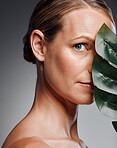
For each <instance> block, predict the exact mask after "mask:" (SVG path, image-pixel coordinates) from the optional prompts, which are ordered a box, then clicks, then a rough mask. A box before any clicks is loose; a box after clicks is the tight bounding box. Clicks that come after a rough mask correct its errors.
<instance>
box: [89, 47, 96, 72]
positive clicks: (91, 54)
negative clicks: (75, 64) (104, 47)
mask: <svg viewBox="0 0 117 148" xmlns="http://www.w3.org/2000/svg"><path fill="white" fill-rule="evenodd" d="M95 53H96V52H95V50H93V51H92V52H91V53H90V58H89V66H88V72H89V73H91V74H92V64H93V59H94V55H95Z"/></svg>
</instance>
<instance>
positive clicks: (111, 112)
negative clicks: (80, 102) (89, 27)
mask: <svg viewBox="0 0 117 148" xmlns="http://www.w3.org/2000/svg"><path fill="white" fill-rule="evenodd" d="M95 47H96V55H95V56H94V60H93V66H92V77H93V82H94V85H95V89H94V99H95V102H96V104H97V107H98V108H99V110H100V111H101V112H102V113H103V114H105V115H107V116H109V117H111V118H116V119H117V35H116V34H114V33H113V32H112V31H111V30H110V29H109V28H108V26H107V25H106V24H103V25H102V27H101V28H100V30H99V32H98V34H97V37H96V42H95ZM113 126H114V128H115V130H116V131H117V122H116V121H114V122H113Z"/></svg>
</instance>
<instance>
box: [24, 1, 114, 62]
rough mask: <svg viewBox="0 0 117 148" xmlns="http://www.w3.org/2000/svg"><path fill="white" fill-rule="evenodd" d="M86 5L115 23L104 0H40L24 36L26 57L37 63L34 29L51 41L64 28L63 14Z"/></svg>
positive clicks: (29, 60)
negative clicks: (34, 53)
mask: <svg viewBox="0 0 117 148" xmlns="http://www.w3.org/2000/svg"><path fill="white" fill-rule="evenodd" d="M85 7H91V8H94V9H96V10H97V11H101V12H103V13H105V15H107V16H108V17H109V18H110V20H111V21H112V22H113V24H115V22H114V20H113V16H112V12H111V9H110V8H109V7H108V6H107V4H106V3H105V2H104V1H103V0H40V1H39V3H38V4H37V5H36V7H35V9H34V11H33V14H32V16H31V18H30V22H29V27H28V31H27V33H26V35H25V36H24V38H23V43H24V59H25V60H27V61H28V62H32V63H33V64H35V63H36V59H35V56H34V55H33V52H32V49H31V45H30V35H31V33H32V31H33V30H35V29H39V30H40V31H42V32H43V34H44V36H45V40H46V41H47V42H48V43H50V42H52V41H53V39H54V38H55V35H56V34H57V33H58V32H59V31H60V30H61V28H62V23H61V21H60V20H61V18H62V16H63V15H64V14H66V13H68V12H70V11H72V10H75V9H81V8H85Z"/></svg>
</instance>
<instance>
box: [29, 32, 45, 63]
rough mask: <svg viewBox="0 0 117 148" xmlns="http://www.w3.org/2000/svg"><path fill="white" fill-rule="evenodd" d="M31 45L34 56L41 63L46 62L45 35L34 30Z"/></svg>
mask: <svg viewBox="0 0 117 148" xmlns="http://www.w3.org/2000/svg"><path fill="white" fill-rule="evenodd" d="M30 44H31V48H32V51H33V54H34V56H35V57H36V58H37V60H39V61H44V58H45V43H44V34H43V33H42V32H41V31H40V30H37V29H36V30H33V32H32V33H31V36H30Z"/></svg>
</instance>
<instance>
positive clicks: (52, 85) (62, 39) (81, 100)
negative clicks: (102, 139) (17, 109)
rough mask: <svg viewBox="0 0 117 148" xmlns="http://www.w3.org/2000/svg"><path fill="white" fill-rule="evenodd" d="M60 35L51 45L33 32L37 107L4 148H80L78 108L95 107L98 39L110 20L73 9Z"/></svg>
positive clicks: (35, 31) (87, 11)
mask: <svg viewBox="0 0 117 148" xmlns="http://www.w3.org/2000/svg"><path fill="white" fill-rule="evenodd" d="M63 20H64V24H63V28H62V30H61V31H60V32H59V33H58V34H57V36H56V38H55V39H54V41H53V42H52V43H51V44H49V45H47V44H46V43H45V41H44V35H43V33H42V32H41V31H39V30H34V31H33V32H32V35H31V46H32V50H33V53H34V55H35V57H36V58H37V60H38V62H37V73H38V78H37V85H36V92H35V101H34V105H33V107H32V109H31V111H30V112H29V114H28V115H27V116H26V117H25V118H24V119H23V120H22V121H21V122H20V123H19V124H18V125H17V126H16V127H15V128H14V129H13V131H12V132H11V133H10V135H9V136H8V137H7V139H6V141H5V143H4V145H3V148H21V147H24V148H27V147H28V148H32V147H34V148H36V147H38V148H39V147H43V148H49V147H52V148H54V147H56V148H58V147H61V148H71V147H72V148H80V139H79V136H78V130H77V129H78V127H77V126H78V124H77V115H78V104H91V103H92V102H93V98H92V96H93V87H92V77H91V71H92V61H93V57H94V54H95V47H94V44H95V37H96V34H97V32H98V30H99V28H100V27H101V25H102V24H103V23H106V24H107V25H108V26H109V28H110V29H111V30H113V31H114V27H113V25H112V22H111V21H110V19H109V18H108V17H107V16H106V15H105V14H102V13H100V12H98V11H96V10H94V9H92V8H85V9H80V10H74V11H72V12H69V13H68V14H66V15H65V16H63Z"/></svg>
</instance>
